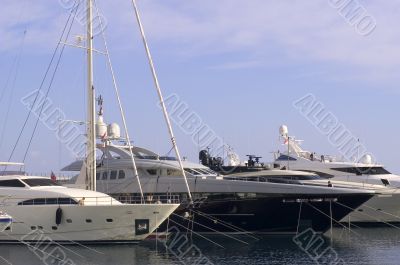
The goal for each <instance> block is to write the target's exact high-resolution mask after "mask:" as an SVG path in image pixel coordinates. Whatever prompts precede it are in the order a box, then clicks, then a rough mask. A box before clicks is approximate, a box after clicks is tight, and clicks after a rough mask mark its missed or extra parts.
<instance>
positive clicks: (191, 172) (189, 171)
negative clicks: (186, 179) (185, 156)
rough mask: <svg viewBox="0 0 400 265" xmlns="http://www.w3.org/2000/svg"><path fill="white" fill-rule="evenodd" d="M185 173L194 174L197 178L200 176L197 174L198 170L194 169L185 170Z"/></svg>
mask: <svg viewBox="0 0 400 265" xmlns="http://www.w3.org/2000/svg"><path fill="white" fill-rule="evenodd" d="M185 171H186V172H187V173H189V174H192V175H195V176H197V175H200V173H199V172H197V171H196V170H194V169H192V168H185Z"/></svg>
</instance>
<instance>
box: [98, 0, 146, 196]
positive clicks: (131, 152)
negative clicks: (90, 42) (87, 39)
mask: <svg viewBox="0 0 400 265" xmlns="http://www.w3.org/2000/svg"><path fill="white" fill-rule="evenodd" d="M94 6H95V7H96V11H97V16H98V18H99V22H100V28H101V35H102V37H103V41H104V48H105V50H106V54H107V59H108V67H109V68H110V72H111V76H112V81H113V85H114V90H115V95H116V97H117V100H118V106H119V111H120V113H121V118H122V123H123V124H124V130H125V136H126V140H127V143H128V148H129V155H130V158H131V161H132V166H133V172H134V174H135V178H136V180H137V182H138V186H139V189H140V195H141V197H142V200H144V195H143V189H142V184H141V183H140V178H139V173H138V170H137V166H136V162H135V158H134V156H133V150H132V149H133V146H132V144H131V140H130V138H129V133H128V126H127V124H126V119H125V114H124V109H123V107H122V102H121V98H120V94H119V88H118V85H117V80H116V78H115V73H114V68H113V66H112V62H111V57H110V52H109V50H108V45H107V40H106V36H105V32H104V31H105V30H104V27H103V20H102V19H101V16H100V12H99V8H98V5H97V1H96V0H94Z"/></svg>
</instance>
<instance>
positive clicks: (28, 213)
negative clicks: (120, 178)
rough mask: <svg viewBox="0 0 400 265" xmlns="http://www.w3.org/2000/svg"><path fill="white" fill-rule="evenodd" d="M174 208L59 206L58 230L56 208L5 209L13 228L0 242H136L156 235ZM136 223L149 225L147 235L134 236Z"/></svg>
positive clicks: (153, 206) (164, 206)
mask: <svg viewBox="0 0 400 265" xmlns="http://www.w3.org/2000/svg"><path fill="white" fill-rule="evenodd" d="M177 207H178V205H177V204H169V205H160V204H152V205H149V204H136V205H112V206H103V205H100V206H79V205H61V209H62V212H63V214H62V218H61V223H60V225H58V226H57V225H56V211H57V209H58V208H59V206H58V205H37V206H10V207H7V206H6V207H3V210H4V211H6V212H7V213H8V214H10V215H11V216H12V217H13V224H12V228H11V230H6V231H4V232H3V233H0V241H1V242H21V241H22V242H21V243H23V242H31V241H56V242H62V243H69V244H74V243H77V242H86V243H104V242H122V243H128V242H137V241H140V240H143V239H145V238H146V237H147V236H148V235H149V234H150V233H152V232H153V231H155V229H156V228H157V227H158V226H159V225H160V224H161V223H162V221H164V220H165V219H166V218H168V216H169V215H170V214H171V213H172V212H173V211H174V210H175V209H176V208H177ZM67 219H69V220H71V221H70V222H69V220H68V222H67ZM89 219H90V220H91V222H90V221H89ZM107 219H112V222H111V220H108V221H107ZM87 220H88V221H87ZM137 220H148V221H149V226H148V232H146V233H143V234H140V233H139V234H138V233H136V227H135V222H136V221H137Z"/></svg>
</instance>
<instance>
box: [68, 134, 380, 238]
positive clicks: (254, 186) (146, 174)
mask: <svg viewBox="0 0 400 265" xmlns="http://www.w3.org/2000/svg"><path fill="white" fill-rule="evenodd" d="M97 148H98V149H99V150H100V151H101V153H102V155H101V157H100V158H99V159H98V160H97V162H96V163H97V170H98V172H97V175H96V179H97V189H98V191H101V192H104V193H107V194H110V195H111V196H113V197H114V198H117V199H118V200H120V201H122V202H124V201H126V200H125V198H129V197H131V196H137V195H139V192H140V191H139V188H138V185H137V181H136V179H135V177H134V176H135V174H134V171H133V168H132V163H131V162H130V151H129V148H130V147H129V146H126V145H119V144H115V143H113V142H112V141H107V140H105V141H104V142H103V143H102V144H98V145H97ZM132 152H133V154H134V156H135V161H136V166H137V170H138V173H139V175H140V179H141V180H142V189H143V192H144V194H145V198H146V199H147V200H149V201H152V200H158V199H156V198H157V196H158V195H161V194H168V195H170V196H172V195H177V196H179V198H180V200H181V202H182V205H181V207H179V208H178V209H177V211H175V213H174V214H173V215H171V217H170V218H169V222H166V223H164V226H162V228H161V229H160V231H161V230H162V229H166V226H168V225H169V226H172V225H175V226H176V227H177V228H179V229H180V230H181V231H186V230H187V229H188V227H190V229H192V230H193V231H195V232H201V233H209V232H215V231H219V232H226V233H247V232H258V233H279V234H280V233H296V232H298V231H299V230H302V229H306V228H309V227H311V228H313V229H314V230H315V231H317V232H321V233H323V232H325V231H327V229H329V227H330V225H331V221H332V220H340V219H342V218H344V217H345V216H347V215H348V214H349V213H350V212H351V211H352V210H351V209H354V208H357V207H359V206H360V205H361V204H363V203H364V202H366V201H368V200H369V199H370V198H371V197H372V196H373V195H374V194H375V192H374V191H373V190H360V189H352V188H338V187H328V185H306V184H304V185H298V184H297V183H290V182H285V181H279V179H282V178H294V177H297V178H301V179H313V178H317V177H318V176H317V175H315V174H311V173H305V172H295V171H283V170H269V171H268V172H267V174H269V177H268V178H250V177H249V178H239V176H236V175H225V176H224V175H220V174H218V173H216V172H214V171H213V170H211V169H210V168H208V167H206V166H204V165H201V164H197V163H193V162H190V161H182V162H183V165H184V169H185V172H186V174H187V181H188V184H189V187H190V190H191V193H192V197H193V204H192V205H190V204H189V201H188V196H187V192H186V188H185V185H184V182H183V179H182V175H181V172H180V170H179V164H178V162H177V161H176V159H175V158H173V157H165V156H160V155H158V154H156V153H154V152H152V151H150V150H147V149H145V148H142V147H136V146H134V147H132ZM82 163H83V161H82V160H78V161H75V162H73V163H71V164H70V165H68V166H66V167H64V168H63V169H62V170H63V171H69V172H77V171H79V170H80V168H81V166H82ZM78 178H79V177H74V178H72V179H70V180H69V183H70V185H78V184H76V183H79V181H78ZM66 182H67V181H66ZM66 182H65V183H64V184H67V183H66ZM73 183H75V184H73ZM128 202H129V201H128ZM334 202H335V203H334ZM336 202H337V203H336ZM340 204H342V206H341V205H340ZM343 205H345V206H346V207H345V206H343ZM331 210H332V211H331ZM331 218H332V220H331Z"/></svg>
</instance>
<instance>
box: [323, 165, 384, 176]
mask: <svg viewBox="0 0 400 265" xmlns="http://www.w3.org/2000/svg"><path fill="white" fill-rule="evenodd" d="M331 169H332V170H336V171H341V172H345V173H350V174H356V175H383V174H390V172H389V171H387V170H386V169H384V168H383V167H342V168H331Z"/></svg>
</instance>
